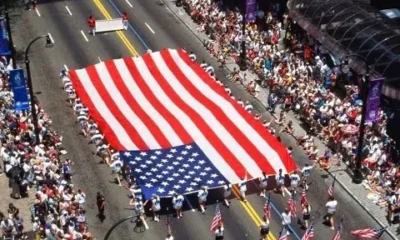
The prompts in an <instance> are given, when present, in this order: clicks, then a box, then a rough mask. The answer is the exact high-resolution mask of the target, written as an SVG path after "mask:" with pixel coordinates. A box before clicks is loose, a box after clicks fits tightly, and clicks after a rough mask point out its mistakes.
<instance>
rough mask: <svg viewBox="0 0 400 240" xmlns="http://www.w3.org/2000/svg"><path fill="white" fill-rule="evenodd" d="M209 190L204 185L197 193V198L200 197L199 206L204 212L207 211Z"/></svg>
mask: <svg viewBox="0 0 400 240" xmlns="http://www.w3.org/2000/svg"><path fill="white" fill-rule="evenodd" d="M207 196H208V190H207V187H206V186H202V187H201V188H200V190H199V192H198V193H197V198H198V199H199V208H200V211H201V213H202V214H204V213H205V212H206V210H205V205H206V202H207Z"/></svg>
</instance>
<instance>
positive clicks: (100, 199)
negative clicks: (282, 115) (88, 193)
mask: <svg viewBox="0 0 400 240" xmlns="http://www.w3.org/2000/svg"><path fill="white" fill-rule="evenodd" d="M96 198H97V200H96V204H97V209H98V211H99V214H98V215H97V216H98V217H99V219H100V222H103V221H104V220H105V219H106V216H105V215H104V209H105V206H106V200H105V198H104V196H103V195H102V194H101V193H100V192H97V197H96Z"/></svg>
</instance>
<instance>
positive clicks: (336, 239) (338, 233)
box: [332, 218, 343, 240]
mask: <svg viewBox="0 0 400 240" xmlns="http://www.w3.org/2000/svg"><path fill="white" fill-rule="evenodd" d="M342 234H343V218H342V219H340V223H339V226H338V228H337V231H336V233H335V236H333V238H332V240H342Z"/></svg>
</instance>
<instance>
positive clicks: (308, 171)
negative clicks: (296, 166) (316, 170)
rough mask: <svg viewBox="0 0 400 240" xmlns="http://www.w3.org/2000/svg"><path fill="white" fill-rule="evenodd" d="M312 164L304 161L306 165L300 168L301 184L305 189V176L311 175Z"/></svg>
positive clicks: (306, 186) (306, 187) (306, 184)
mask: <svg viewBox="0 0 400 240" xmlns="http://www.w3.org/2000/svg"><path fill="white" fill-rule="evenodd" d="M314 165H315V164H314ZM314 165H312V166H310V165H309V164H308V163H306V165H305V166H304V167H303V168H302V169H301V174H302V175H303V183H302V186H303V188H304V190H306V191H308V183H307V178H308V177H309V176H310V175H311V170H312V169H313V167H314Z"/></svg>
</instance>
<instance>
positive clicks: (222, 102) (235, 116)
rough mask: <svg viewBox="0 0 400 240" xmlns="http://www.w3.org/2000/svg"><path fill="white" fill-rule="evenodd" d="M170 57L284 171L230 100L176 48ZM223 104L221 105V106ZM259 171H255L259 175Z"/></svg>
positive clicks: (278, 159)
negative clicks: (184, 59) (206, 79)
mask: <svg viewBox="0 0 400 240" xmlns="http://www.w3.org/2000/svg"><path fill="white" fill-rule="evenodd" d="M170 53H171V55H172V57H173V58H174V60H175V62H176V63H177V65H178V66H179V67H180V69H181V70H182V72H183V73H184V74H185V75H186V77H187V78H188V80H189V81H191V82H192V84H193V85H194V86H196V88H197V89H202V93H203V94H204V95H205V96H206V97H207V98H208V99H210V100H211V101H213V102H215V103H216V104H217V105H218V106H221V110H222V111H223V112H224V113H225V114H226V115H227V116H228V118H229V119H230V120H231V121H232V122H233V123H234V124H235V125H236V126H238V127H239V128H240V129H241V131H242V132H243V134H245V136H246V137H247V139H248V140H249V141H250V142H252V143H253V144H254V145H255V147H256V148H257V149H258V150H259V151H260V152H261V153H262V154H263V155H264V156H265V157H266V159H267V160H268V162H269V163H270V164H271V166H272V167H273V168H274V170H275V172H276V173H277V172H278V170H279V169H282V171H283V172H284V173H285V172H286V167H285V165H284V164H283V162H282V160H281V159H280V157H279V155H278V154H277V152H276V151H274V150H273V149H272V148H271V146H270V145H269V144H268V143H267V142H266V141H265V140H264V139H263V138H262V137H261V136H260V134H259V133H258V132H257V131H256V130H255V129H254V128H253V127H252V126H250V125H249V123H248V122H247V121H245V120H244V119H243V117H242V116H241V115H240V113H238V112H237V110H236V109H235V108H234V107H233V106H232V104H231V103H230V102H228V101H227V100H226V99H224V98H223V97H221V96H220V95H219V94H218V93H216V92H215V91H214V90H213V89H211V88H210V86H208V85H207V84H206V83H205V82H204V80H203V79H201V78H200V77H199V76H198V75H197V74H196V73H195V72H194V71H193V70H192V69H191V67H190V66H188V65H187V64H186V63H185V62H184V61H183V60H182V59H181V57H180V56H179V54H178V52H177V51H176V50H170ZM157 54H158V53H157ZM222 106H223V107H222ZM260 174H261V172H259V173H257V175H253V176H259V175H260Z"/></svg>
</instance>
